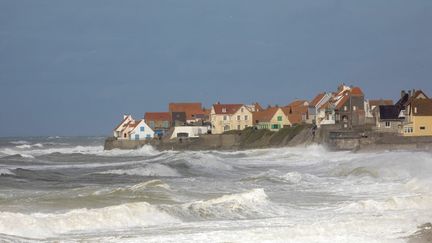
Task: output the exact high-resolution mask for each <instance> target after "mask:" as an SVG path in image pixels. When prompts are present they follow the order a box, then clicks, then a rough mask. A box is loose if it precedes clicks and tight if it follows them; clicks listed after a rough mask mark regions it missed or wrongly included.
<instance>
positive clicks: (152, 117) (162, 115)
mask: <svg viewBox="0 0 432 243" xmlns="http://www.w3.org/2000/svg"><path fill="white" fill-rule="evenodd" d="M144 120H146V121H171V113H169V112H146V113H145V115H144Z"/></svg>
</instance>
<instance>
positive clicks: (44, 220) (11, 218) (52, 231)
mask: <svg viewBox="0 0 432 243" xmlns="http://www.w3.org/2000/svg"><path fill="white" fill-rule="evenodd" d="M179 222H181V221H180V220H179V219H178V218H175V217H173V216H171V215H168V214H167V213H165V212H162V211H161V210H159V209H157V208H156V207H154V206H152V205H150V204H148V203H145V202H140V203H127V204H122V205H118V206H111V207H106V208H98V209H75V210H72V211H69V212H66V213H59V214H55V213H50V214H45V213H32V214H22V213H11V212H0V233H2V234H7V235H18V236H22V237H34V238H46V237H50V236H56V235H59V234H64V233H72V232H83V231H84V232H92V231H99V230H105V231H106V230H120V229H125V228H130V227H146V226H152V225H160V224H165V225H166V224H172V223H179Z"/></svg>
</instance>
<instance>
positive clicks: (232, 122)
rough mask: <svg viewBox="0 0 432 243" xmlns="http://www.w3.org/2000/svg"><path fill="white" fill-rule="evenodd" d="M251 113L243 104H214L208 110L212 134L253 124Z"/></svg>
mask: <svg viewBox="0 0 432 243" xmlns="http://www.w3.org/2000/svg"><path fill="white" fill-rule="evenodd" d="M252 119H253V115H252V111H250V110H249V109H248V108H247V106H245V105H243V104H220V103H217V104H214V105H213V106H212V108H211V112H210V121H211V131H212V134H221V133H224V132H227V131H231V130H243V129H245V128H247V127H251V126H252V125H253V120H252Z"/></svg>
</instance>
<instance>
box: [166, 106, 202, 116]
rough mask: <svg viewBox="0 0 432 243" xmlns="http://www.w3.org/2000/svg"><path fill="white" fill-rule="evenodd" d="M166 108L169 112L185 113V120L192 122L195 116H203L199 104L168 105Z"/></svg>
mask: <svg viewBox="0 0 432 243" xmlns="http://www.w3.org/2000/svg"><path fill="white" fill-rule="evenodd" d="M168 108H169V111H170V112H184V113H186V119H187V120H193V119H195V118H196V115H204V114H205V111H204V110H203V108H202V105H201V103H170V104H169V107H168Z"/></svg>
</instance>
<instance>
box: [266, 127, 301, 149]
mask: <svg viewBox="0 0 432 243" xmlns="http://www.w3.org/2000/svg"><path fill="white" fill-rule="evenodd" d="M307 127H309V126H308V125H298V126H293V127H284V128H282V129H280V130H279V131H278V132H276V133H275V134H274V135H273V136H272V137H271V138H270V144H272V145H278V144H282V143H283V142H284V141H290V140H291V139H293V138H294V137H295V136H297V135H298V134H299V133H300V132H301V131H302V130H303V129H305V128H307Z"/></svg>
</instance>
